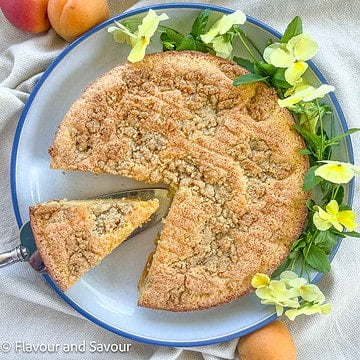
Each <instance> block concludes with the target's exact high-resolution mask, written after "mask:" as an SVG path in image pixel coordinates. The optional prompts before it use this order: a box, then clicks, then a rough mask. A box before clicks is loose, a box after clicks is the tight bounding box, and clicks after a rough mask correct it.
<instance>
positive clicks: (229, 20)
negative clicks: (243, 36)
mask: <svg viewBox="0 0 360 360" xmlns="http://www.w3.org/2000/svg"><path fill="white" fill-rule="evenodd" d="M245 21H246V15H245V14H244V13H243V12H242V11H240V10H237V11H235V12H233V13H232V14H230V15H223V16H222V17H221V18H220V19H219V20H218V21H217V22H216V23H215V24H214V25H213V26H212V27H211V28H210V29H209V31H208V32H207V33H206V34H203V35H201V36H200V37H201V40H202V41H203V42H204V43H205V44H209V43H211V42H212V41H213V39H214V38H215V37H216V36H218V35H223V34H225V33H226V32H227V31H229V30H230V28H231V27H232V26H233V25H242V24H244V23H245Z"/></svg>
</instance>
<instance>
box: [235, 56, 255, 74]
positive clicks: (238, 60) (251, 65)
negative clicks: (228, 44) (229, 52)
mask: <svg viewBox="0 0 360 360" xmlns="http://www.w3.org/2000/svg"><path fill="white" fill-rule="evenodd" d="M233 60H234V61H235V62H236V63H237V64H238V65H240V66H242V67H243V68H245V69H246V70H248V71H250V72H251V73H255V69H254V63H253V62H252V61H250V60H248V59H243V58H239V57H237V56H234V59H233Z"/></svg>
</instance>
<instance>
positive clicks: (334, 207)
mask: <svg viewBox="0 0 360 360" xmlns="http://www.w3.org/2000/svg"><path fill="white" fill-rule="evenodd" d="M325 208H326V211H327V212H328V213H329V214H331V215H336V214H337V213H338V212H339V204H338V203H337V201H336V200H331V201H330V202H329V203H328V204H327V205H326V207H325Z"/></svg>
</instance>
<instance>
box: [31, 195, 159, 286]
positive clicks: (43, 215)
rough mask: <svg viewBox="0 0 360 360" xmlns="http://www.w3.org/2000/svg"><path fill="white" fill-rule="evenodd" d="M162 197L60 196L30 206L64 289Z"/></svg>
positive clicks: (41, 246)
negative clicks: (128, 198) (81, 197)
mask: <svg viewBox="0 0 360 360" xmlns="http://www.w3.org/2000/svg"><path fill="white" fill-rule="evenodd" d="M158 206H159V202H158V200H156V199H154V200H148V201H141V200H126V199H96V200H69V201H68V200H59V201H48V202H45V203H40V204H37V205H35V206H32V207H30V223H31V228H32V231H33V234H34V238H35V243H36V246H37V249H38V250H39V253H40V256H41V258H42V260H43V262H44V265H45V267H46V270H47V272H48V273H49V274H50V276H51V278H52V279H53V280H54V281H55V282H56V284H57V285H58V286H59V288H60V289H61V290H63V291H66V290H68V289H69V287H70V286H71V285H73V284H74V283H75V282H76V281H77V280H78V279H79V277H80V276H81V275H83V274H84V273H85V272H86V271H88V270H90V269H91V268H93V267H94V266H95V265H97V264H98V263H99V262H100V261H101V260H103V258H104V257H105V256H106V255H108V254H110V253H111V252H112V251H113V250H114V249H115V248H116V247H117V246H119V245H120V244H121V243H122V242H123V241H124V240H125V239H126V238H127V237H128V236H129V235H130V234H131V233H132V232H133V230H135V229H136V228H137V227H139V226H140V225H141V224H143V223H144V222H146V221H147V220H148V219H149V218H150V216H151V215H152V214H153V213H154V212H155V211H156V210H157V208H158Z"/></svg>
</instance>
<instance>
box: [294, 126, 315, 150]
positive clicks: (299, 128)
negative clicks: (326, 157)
mask: <svg viewBox="0 0 360 360" xmlns="http://www.w3.org/2000/svg"><path fill="white" fill-rule="evenodd" d="M293 127H294V129H295V130H296V131H297V132H298V133H299V134H300V135H301V136H302V137H303V138H304V139H305V140H306V141H307V142H308V143H309V144H310V145H311V147H312V148H314V149H315V150H316V149H318V148H319V147H320V146H321V137H320V136H318V135H315V134H312V133H311V132H310V131H308V130H306V129H305V128H303V127H302V126H300V125H297V124H295V125H293Z"/></svg>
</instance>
